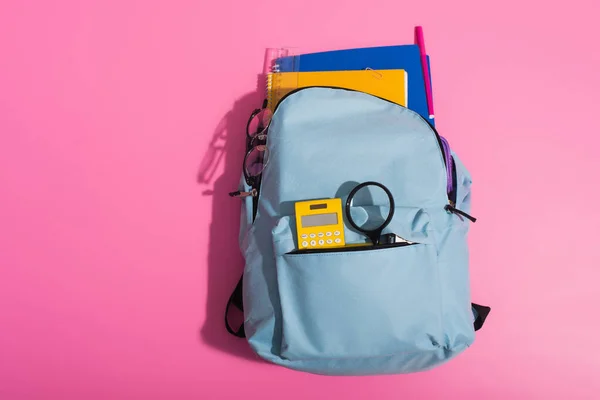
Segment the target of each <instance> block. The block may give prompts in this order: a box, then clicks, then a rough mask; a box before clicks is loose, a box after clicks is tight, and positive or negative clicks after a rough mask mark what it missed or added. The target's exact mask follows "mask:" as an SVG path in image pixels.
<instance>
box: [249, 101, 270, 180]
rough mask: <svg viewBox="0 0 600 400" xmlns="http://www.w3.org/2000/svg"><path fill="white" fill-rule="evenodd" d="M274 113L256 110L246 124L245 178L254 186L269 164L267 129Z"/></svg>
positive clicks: (264, 109)
mask: <svg viewBox="0 0 600 400" xmlns="http://www.w3.org/2000/svg"><path fill="white" fill-rule="evenodd" d="M272 116H273V113H272V112H271V110H270V109H268V108H259V109H256V110H254V111H253V112H252V114H250V118H249V119H248V123H247V124H246V155H245V157H244V167H243V168H244V178H245V179H246V183H247V184H248V185H250V186H254V185H255V184H256V182H257V179H258V178H259V177H260V175H261V174H262V172H263V170H264V169H265V166H266V165H267V163H268V162H269V150H268V148H267V146H266V140H267V129H268V128H269V124H270V123H271V117H272Z"/></svg>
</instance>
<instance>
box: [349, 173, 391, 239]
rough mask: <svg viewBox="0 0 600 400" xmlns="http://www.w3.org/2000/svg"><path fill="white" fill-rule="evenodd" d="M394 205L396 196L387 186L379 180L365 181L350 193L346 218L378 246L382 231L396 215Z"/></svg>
mask: <svg viewBox="0 0 600 400" xmlns="http://www.w3.org/2000/svg"><path fill="white" fill-rule="evenodd" d="M394 207H395V205H394V197H393V196H392V193H391V192H390V190H389V189H388V188H387V187H385V186H384V185H382V184H381V183H379V182H371V181H370V182H364V183H361V184H359V185H358V186H356V187H355V188H354V189H352V191H351V192H350V194H349V195H348V199H347V200H346V218H347V219H348V223H349V224H350V225H351V226H352V227H353V228H354V229H356V230H357V231H359V232H361V233H363V234H364V235H365V236H367V237H368V238H369V239H370V240H371V242H372V243H373V245H375V246H377V245H379V244H380V242H381V232H382V231H383V230H384V229H385V227H386V226H388V224H389V223H390V221H391V220H392V218H393V217H394ZM386 209H387V214H386ZM353 211H354V212H353Z"/></svg>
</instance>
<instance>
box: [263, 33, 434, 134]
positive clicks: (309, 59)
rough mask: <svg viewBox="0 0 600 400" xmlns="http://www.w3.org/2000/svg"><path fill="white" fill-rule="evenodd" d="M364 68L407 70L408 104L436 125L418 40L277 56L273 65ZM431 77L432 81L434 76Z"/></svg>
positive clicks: (296, 69) (283, 67)
mask: <svg viewBox="0 0 600 400" xmlns="http://www.w3.org/2000/svg"><path fill="white" fill-rule="evenodd" d="M427 62H428V63H429V56H427ZM430 65H431V64H430ZM365 68H372V69H375V70H378V69H403V70H405V71H406V72H407V74H408V108H410V109H411V110H413V111H415V112H417V113H419V114H420V115H421V116H422V117H423V118H425V120H426V121H429V123H431V124H432V125H434V119H429V110H428V109H427V97H426V94H425V81H424V80H423V69H422V67H421V56H420V53H419V47H418V46H417V45H416V44H411V45H401V46H383V47H365V48H359V49H347V50H334V51H326V52H321V53H310V54H301V55H297V56H289V57H282V58H278V59H276V60H275V63H274V66H273V70H274V72H315V71H354V70H362V69H365ZM429 71H431V67H430V68H429ZM428 79H429V81H430V82H431V76H429V77H428Z"/></svg>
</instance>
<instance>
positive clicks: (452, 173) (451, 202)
mask: <svg viewBox="0 0 600 400" xmlns="http://www.w3.org/2000/svg"><path fill="white" fill-rule="evenodd" d="M313 88H324V89H338V90H346V91H348V92H360V91H359V90H354V89H348V88H342V87H337V86H306V87H302V88H297V89H294V90H292V91H290V92H288V93H286V94H285V95H284V96H283V97H282V98H281V99H279V102H278V103H277V105H276V106H275V108H274V109H273V116H274V115H275V112H276V111H277V109H278V108H279V106H280V105H281V103H282V102H283V100H284V99H286V98H287V97H289V96H291V95H293V94H295V93H298V92H299V91H301V90H305V89H313ZM360 93H364V92H360ZM365 94H367V95H369V96H372V97H376V98H378V99H380V100H383V101H387V102H388V103H391V104H395V105H397V106H398V107H402V108H405V109H407V110H410V109H409V108H408V107H405V106H403V105H402V104H398V103H396V102H394V101H391V100H388V99H384V98H383V97H379V96H375V95H373V94H370V93H365ZM265 103H266V101H265V102H263V106H265V107H266V105H265ZM411 111H412V112H414V111H413V110H411ZM414 113H415V114H416V115H418V116H419V118H421V120H423V121H424V122H425V123H427V125H429V127H430V128H431V130H432V131H433V133H434V134H435V137H436V139H437V142H438V146H439V148H440V152H441V153H442V159H443V160H444V168H445V169H446V182H447V183H446V194H447V196H448V204H447V205H446V207H444V208H445V209H446V211H449V212H451V213H453V214H457V215H462V216H464V217H466V218H468V219H469V220H470V221H472V222H475V221H476V220H477V219H476V218H473V217H472V216H470V215H469V214H467V213H465V212H464V211H461V210H459V209H457V208H456V207H455V206H456V195H457V194H456V166H455V165H454V159H453V158H452V154H451V153H450V145H449V144H448V141H447V140H446V139H445V138H442V136H441V135H440V134H439V133H438V131H437V129H435V127H434V126H433V125H431V123H430V122H429V121H427V120H426V119H425V118H423V116H422V115H421V114H419V113H418V112H414ZM444 143H445V144H444ZM255 189H256V190H257V193H258V194H257V195H256V196H255V197H253V199H252V203H253V209H254V210H253V215H252V220H253V221H254V219H255V218H256V212H257V211H258V198H259V196H260V183H258V182H257V185H256V187H255Z"/></svg>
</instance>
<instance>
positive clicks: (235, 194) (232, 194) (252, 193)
mask: <svg viewBox="0 0 600 400" xmlns="http://www.w3.org/2000/svg"><path fill="white" fill-rule="evenodd" d="M257 195H258V191H257V190H256V189H252V190H251V191H249V192H242V191H239V190H238V191H235V192H230V193H229V196H230V197H249V196H252V197H256V196H257Z"/></svg>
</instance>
